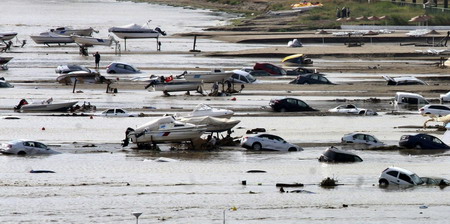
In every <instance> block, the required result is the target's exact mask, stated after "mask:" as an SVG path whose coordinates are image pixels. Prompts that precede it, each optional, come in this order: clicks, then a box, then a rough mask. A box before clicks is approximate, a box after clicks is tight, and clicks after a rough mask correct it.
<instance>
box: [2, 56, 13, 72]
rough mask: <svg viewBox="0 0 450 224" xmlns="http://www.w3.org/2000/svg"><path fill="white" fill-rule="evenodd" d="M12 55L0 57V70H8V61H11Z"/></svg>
mask: <svg viewBox="0 0 450 224" xmlns="http://www.w3.org/2000/svg"><path fill="white" fill-rule="evenodd" d="M11 59H13V57H0V67H1V68H2V70H8V65H7V64H8V62H9V61H11Z"/></svg>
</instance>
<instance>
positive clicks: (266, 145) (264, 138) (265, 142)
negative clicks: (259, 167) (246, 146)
mask: <svg viewBox="0 0 450 224" xmlns="http://www.w3.org/2000/svg"><path fill="white" fill-rule="evenodd" d="M255 142H259V143H261V147H262V148H263V149H271V146H270V145H271V142H270V140H269V136H268V135H260V136H259V137H258V138H257V139H255Z"/></svg>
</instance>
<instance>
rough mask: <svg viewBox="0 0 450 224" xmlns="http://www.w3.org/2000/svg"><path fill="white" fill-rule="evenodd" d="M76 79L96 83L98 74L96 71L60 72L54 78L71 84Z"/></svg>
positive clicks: (79, 81) (80, 81)
mask: <svg viewBox="0 0 450 224" xmlns="http://www.w3.org/2000/svg"><path fill="white" fill-rule="evenodd" d="M75 80H77V82H78V83H97V82H99V81H100V74H99V73H96V72H91V73H88V72H83V71H78V72H70V73H68V74H61V75H60V76H58V78H56V81H57V82H59V83H62V84H72V83H74V82H75Z"/></svg>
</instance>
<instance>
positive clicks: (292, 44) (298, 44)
mask: <svg viewBox="0 0 450 224" xmlns="http://www.w3.org/2000/svg"><path fill="white" fill-rule="evenodd" d="M287 46H288V47H303V44H302V42H300V41H299V40H298V39H293V40H290V41H289V42H288V44H287Z"/></svg>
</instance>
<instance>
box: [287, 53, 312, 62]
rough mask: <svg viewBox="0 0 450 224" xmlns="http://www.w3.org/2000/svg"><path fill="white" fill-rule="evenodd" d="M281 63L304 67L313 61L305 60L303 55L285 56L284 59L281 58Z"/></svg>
mask: <svg viewBox="0 0 450 224" xmlns="http://www.w3.org/2000/svg"><path fill="white" fill-rule="evenodd" d="M281 62H290V63H295V64H304V65H309V64H312V63H313V61H312V60H311V59H310V58H307V57H306V55H304V54H293V55H289V56H286V57H285V58H283V60H282V61H281Z"/></svg>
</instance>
